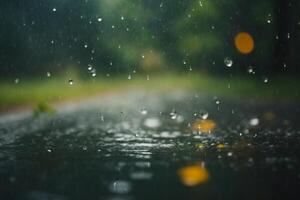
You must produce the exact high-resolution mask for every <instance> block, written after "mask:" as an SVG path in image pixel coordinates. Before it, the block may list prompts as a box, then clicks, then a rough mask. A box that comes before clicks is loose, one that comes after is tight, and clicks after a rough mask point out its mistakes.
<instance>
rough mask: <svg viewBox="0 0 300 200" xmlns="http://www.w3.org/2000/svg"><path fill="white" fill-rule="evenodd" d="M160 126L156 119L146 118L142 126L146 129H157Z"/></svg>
mask: <svg viewBox="0 0 300 200" xmlns="http://www.w3.org/2000/svg"><path fill="white" fill-rule="evenodd" d="M160 125H161V122H160V121H159V119H158V118H147V119H146V120H145V121H144V126H146V127H148V128H158V127H159V126H160Z"/></svg>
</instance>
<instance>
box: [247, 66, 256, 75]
mask: <svg viewBox="0 0 300 200" xmlns="http://www.w3.org/2000/svg"><path fill="white" fill-rule="evenodd" d="M247 71H248V73H249V74H255V71H254V69H253V67H252V66H249V67H248V69H247Z"/></svg>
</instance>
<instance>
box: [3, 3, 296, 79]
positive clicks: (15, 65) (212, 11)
mask: <svg viewBox="0 0 300 200" xmlns="http://www.w3.org/2000/svg"><path fill="white" fill-rule="evenodd" d="M279 2H281V1H273V0H265V1H261V0H252V1H244V0H201V1H199V0H163V1H161V0H126V1H124V0H101V1H99V0H72V1H71V0H64V1H61V0H51V1H40V0H32V1H27V2H23V1H18V0H10V1H4V2H1V4H2V5H1V7H0V11H1V12H0V17H1V22H0V29H1V34H0V45H1V52H0V66H1V67H0V72H1V76H2V77H8V76H21V75H22V76H28V77H32V76H40V75H41V74H45V73H46V72H48V71H49V72H51V73H52V74H60V75H65V74H64V73H66V71H69V70H70V68H75V69H76V70H77V71H79V74H80V76H81V77H87V76H89V74H88V73H87V67H88V65H92V66H93V67H94V68H95V69H97V71H98V72H100V73H104V74H106V73H109V74H118V73H124V72H132V71H133V70H136V71H138V72H147V73H148V72H149V71H161V70H168V71H180V72H183V71H187V70H188V69H189V68H193V69H194V70H195V71H197V70H202V71H210V72H213V73H218V74H228V73H231V74H232V73H246V69H247V67H248V66H249V65H251V66H253V67H254V69H255V70H256V72H257V74H259V73H262V74H266V73H282V71H283V70H282V64H283V63H282V60H283V59H288V60H286V63H288V61H289V60H291V62H290V63H289V64H290V65H289V67H288V68H287V70H285V71H291V72H294V71H295V70H296V71H297V70H298V67H294V66H293V64H296V63H298V61H299V60H297V59H298V57H297V56H294V57H289V58H285V56H284V55H282V58H283V59H279V60H277V57H276V56H277V55H278V52H281V51H279V50H278V49H276V48H278V47H280V45H278V43H280V42H281V43H280V44H282V47H281V48H285V47H286V48H287V50H286V51H288V52H296V50H297V49H296V48H295V46H293V47H291V46H285V43H282V42H283V40H282V39H279V40H277V39H276V36H278V35H279V38H282V37H283V34H286V33H287V32H288V33H290V34H291V35H294V37H292V38H291V39H290V41H289V43H293V44H299V39H298V38H299V37H297V36H298V35H299V34H298V29H295V26H297V22H298V21H297V20H298V19H297V18H295V16H296V15H297V12H296V11H297V8H299V3H298V2H297V1H295V0H288V1H285V2H286V3H284V5H285V4H288V3H292V5H293V6H291V7H290V8H289V9H290V10H288V11H285V12H283V10H278V5H279V4H280V3H279ZM280 6H281V4H280V5H279V7H280ZM281 7H282V6H281ZM281 7H280V8H281ZM283 15H288V17H290V18H291V21H289V22H288V24H291V25H290V28H289V29H285V28H286V26H285V25H284V26H283V25H282V20H281V18H282V16H283ZM268 20H270V23H268ZM240 31H246V32H249V33H250V34H251V35H252V36H253V37H254V40H255V49H254V51H253V52H252V53H251V54H250V55H241V54H240V53H239V52H237V51H236V49H235V47H234V43H233V39H234V36H235V35H236V34H237V33H238V32H240ZM288 47H289V48H288ZM276 52H277V53H276ZM290 54H291V55H294V54H295V53H294V54H292V53H290ZM225 57H230V58H232V59H233V60H234V63H235V64H234V67H233V68H232V69H230V71H228V69H227V68H226V67H224V63H223V61H224V58H225ZM274 60H275V62H274ZM277 61H278V62H277ZM275 65H278V66H275ZM280 65H281V66H280Z"/></svg>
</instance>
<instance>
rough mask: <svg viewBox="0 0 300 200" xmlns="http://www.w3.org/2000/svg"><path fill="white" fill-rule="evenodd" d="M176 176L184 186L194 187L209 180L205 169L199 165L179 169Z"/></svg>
mask: <svg viewBox="0 0 300 200" xmlns="http://www.w3.org/2000/svg"><path fill="white" fill-rule="evenodd" d="M178 175H179V177H180V179H181V181H182V183H183V184H184V185H186V186H195V185H199V184H202V183H205V182H206V181H208V179H209V173H208V171H207V169H205V168H204V167H201V166H200V165H190V166H186V167H183V168H181V169H179V171H178Z"/></svg>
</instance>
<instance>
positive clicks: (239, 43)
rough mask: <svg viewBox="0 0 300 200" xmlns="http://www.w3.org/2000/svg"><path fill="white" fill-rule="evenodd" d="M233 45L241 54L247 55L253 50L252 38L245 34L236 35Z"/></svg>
mask: <svg viewBox="0 0 300 200" xmlns="http://www.w3.org/2000/svg"><path fill="white" fill-rule="evenodd" d="M234 44H235V47H236V48H237V50H238V51H239V52H240V53H242V54H249V53H251V52H252V51H253V49H254V40H253V37H252V36H251V35H250V34H249V33H246V32H240V33H238V34H237V35H236V36H235V38H234Z"/></svg>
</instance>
